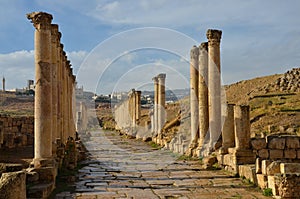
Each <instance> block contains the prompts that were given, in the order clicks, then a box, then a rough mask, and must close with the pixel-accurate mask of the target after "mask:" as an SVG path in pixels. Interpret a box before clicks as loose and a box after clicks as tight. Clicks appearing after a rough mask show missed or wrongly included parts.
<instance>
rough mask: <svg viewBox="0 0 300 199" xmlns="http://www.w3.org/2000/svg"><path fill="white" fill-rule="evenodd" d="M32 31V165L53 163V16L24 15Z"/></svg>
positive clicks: (42, 13)
mask: <svg viewBox="0 0 300 199" xmlns="http://www.w3.org/2000/svg"><path fill="white" fill-rule="evenodd" d="M27 18H28V19H29V20H31V21H32V23H33V25H34V27H35V28H36V31H35V42H34V48H35V79H36V80H35V82H36V86H35V103H34V110H35V111H34V118H35V121H34V125H35V127H34V128H35V135H34V140H35V145H34V160H33V164H34V166H35V167H41V166H46V165H44V164H43V163H45V162H46V163H47V164H48V163H51V164H52V161H51V160H52V121H53V119H52V116H53V115H52V109H53V108H52V76H53V75H52V68H53V64H52V60H51V46H52V45H51V21H52V15H50V14H47V13H44V12H34V13H30V14H28V15H27Z"/></svg>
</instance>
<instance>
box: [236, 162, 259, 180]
mask: <svg viewBox="0 0 300 199" xmlns="http://www.w3.org/2000/svg"><path fill="white" fill-rule="evenodd" d="M239 175H240V176H243V177H245V178H246V179H248V180H250V181H251V182H253V183H255V184H257V179H256V173H255V165H252V164H250V165H249V164H248V165H239Z"/></svg>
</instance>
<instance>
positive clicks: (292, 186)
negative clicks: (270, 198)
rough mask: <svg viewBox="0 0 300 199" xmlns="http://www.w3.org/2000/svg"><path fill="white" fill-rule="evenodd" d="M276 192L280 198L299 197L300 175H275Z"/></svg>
mask: <svg viewBox="0 0 300 199" xmlns="http://www.w3.org/2000/svg"><path fill="white" fill-rule="evenodd" d="M275 183H276V185H275V186H276V187H278V192H277V193H276V194H277V195H278V196H279V197H281V198H299V196H300V175H299V174H281V175H276V176H275Z"/></svg>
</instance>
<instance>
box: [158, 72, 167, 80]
mask: <svg viewBox="0 0 300 199" xmlns="http://www.w3.org/2000/svg"><path fill="white" fill-rule="evenodd" d="M157 78H158V80H161V79H166V74H165V73H160V74H158V75H157Z"/></svg>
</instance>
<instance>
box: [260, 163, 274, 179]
mask: <svg viewBox="0 0 300 199" xmlns="http://www.w3.org/2000/svg"><path fill="white" fill-rule="evenodd" d="M271 163H272V161H271V160H262V161H261V172H262V174H264V175H267V167H268V166H269V165H270V164H271Z"/></svg>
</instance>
